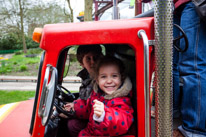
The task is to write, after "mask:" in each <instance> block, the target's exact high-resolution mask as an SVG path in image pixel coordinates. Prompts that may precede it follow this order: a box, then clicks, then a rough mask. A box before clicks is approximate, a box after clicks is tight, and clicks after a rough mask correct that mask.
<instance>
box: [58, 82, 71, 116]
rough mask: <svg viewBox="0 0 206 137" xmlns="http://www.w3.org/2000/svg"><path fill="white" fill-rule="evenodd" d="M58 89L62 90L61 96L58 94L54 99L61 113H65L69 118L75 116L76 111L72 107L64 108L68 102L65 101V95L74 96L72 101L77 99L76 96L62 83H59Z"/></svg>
mask: <svg viewBox="0 0 206 137" xmlns="http://www.w3.org/2000/svg"><path fill="white" fill-rule="evenodd" d="M62 89H64V90H65V91H66V92H67V93H68V94H66V93H65V92H64V91H63V90H62ZM57 90H58V91H59V92H60V94H59V96H56V98H55V101H54V106H55V107H56V109H57V111H58V112H59V113H63V114H65V115H66V116H68V117H69V118H71V117H73V116H74V111H73V110H72V109H71V110H70V111H66V110H65V109H64V105H65V104H66V103H67V102H66V101H64V99H63V98H64V97H72V101H73V100H75V96H74V94H73V93H71V92H70V91H69V90H68V89H66V88H65V87H63V86H62V85H57Z"/></svg>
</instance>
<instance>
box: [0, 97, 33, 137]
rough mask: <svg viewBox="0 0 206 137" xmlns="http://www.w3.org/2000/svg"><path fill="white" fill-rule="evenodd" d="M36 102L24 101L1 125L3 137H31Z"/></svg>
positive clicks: (0, 134)
mask: <svg viewBox="0 0 206 137" xmlns="http://www.w3.org/2000/svg"><path fill="white" fill-rule="evenodd" d="M33 103H34V100H33V99H32V100H28V101H23V102H20V103H19V104H18V106H17V107H16V108H15V109H13V111H12V112H11V113H9V115H8V116H7V117H6V118H5V119H4V120H3V121H2V123H1V124H0V136H1V137H30V136H31V135H30V134H29V128H30V122H31V115H32V107H33Z"/></svg>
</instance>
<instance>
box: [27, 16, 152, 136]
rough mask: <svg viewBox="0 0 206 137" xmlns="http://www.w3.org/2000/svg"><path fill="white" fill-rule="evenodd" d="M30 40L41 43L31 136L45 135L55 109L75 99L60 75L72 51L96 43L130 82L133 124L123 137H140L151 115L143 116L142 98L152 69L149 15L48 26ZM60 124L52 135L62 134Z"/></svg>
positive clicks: (36, 32)
mask: <svg viewBox="0 0 206 137" xmlns="http://www.w3.org/2000/svg"><path fill="white" fill-rule="evenodd" d="M33 39H34V40H35V41H36V42H39V43H40V45H39V47H40V48H41V49H43V50H44V53H43V54H42V57H41V61H40V67H39V74H38V81H37V90H36V96H35V99H34V106H33V112H32V119H31V123H30V134H31V136H32V137H37V136H41V137H43V136H44V135H45V127H46V126H47V124H48V121H49V120H50V119H51V116H52V113H53V112H54V110H53V107H54V106H56V107H59V108H60V109H61V108H62V103H64V102H72V101H73V100H74V99H77V98H78V92H77V93H70V91H69V90H68V89H66V88H65V87H64V85H63V80H64V75H65V73H66V72H67V71H69V69H68V67H69V66H68V65H67V63H68V61H69V54H68V52H69V51H70V50H71V47H75V46H79V45H91V46H95V45H96V44H98V45H101V46H102V47H103V49H104V51H105V55H111V56H115V57H116V58H119V59H120V60H122V61H123V63H124V65H125V66H126V73H127V75H128V76H129V77H130V79H131V81H132V85H133V93H132V105H133V108H134V110H135V112H134V123H133V125H132V126H131V128H130V129H129V131H128V133H127V134H125V136H138V137H143V136H145V134H146V131H145V126H147V125H146V122H145V121H146V119H145V118H146V117H150V116H148V115H150V112H149V113H148V114H147V112H146V109H147V107H146V105H148V106H149V108H150V103H151V100H150V101H149V103H147V102H146V98H145V96H148V97H149V98H150V90H149V86H150V83H151V78H152V73H153V71H154V46H153V45H154V42H153V40H154V18H153V17H146V18H136V19H126V20H112V21H98V22H81V23H61V24H48V25H45V26H44V28H43V29H36V30H35V31H34V35H33ZM66 74H67V73H66ZM65 93H66V94H67V95H65ZM60 96H61V97H60ZM62 96H63V98H62ZM64 96H67V97H66V98H64ZM147 100H148V99H147ZM60 111H61V110H60ZM64 121H65V120H64V119H61V120H60V122H59V126H60V127H61V128H59V129H61V130H58V132H57V133H56V135H57V137H58V136H59V137H60V136H62V133H64V135H66V131H65V130H66V129H64V128H62V127H64V126H66V125H64V123H65V122H64ZM148 122H149V123H148V124H149V125H148V126H151V122H150V121H148Z"/></svg>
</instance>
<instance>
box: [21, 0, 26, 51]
mask: <svg viewBox="0 0 206 137" xmlns="http://www.w3.org/2000/svg"><path fill="white" fill-rule="evenodd" d="M19 9H20V18H21V35H22V41H23V50H24V53H27V47H26V42H25V37H24V17H23V8H22V5H21V0H19Z"/></svg>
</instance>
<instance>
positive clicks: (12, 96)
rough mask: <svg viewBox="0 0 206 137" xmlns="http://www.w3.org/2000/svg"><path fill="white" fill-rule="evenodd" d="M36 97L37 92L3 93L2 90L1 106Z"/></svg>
mask: <svg viewBox="0 0 206 137" xmlns="http://www.w3.org/2000/svg"><path fill="white" fill-rule="evenodd" d="M34 96H35V91H3V90H0V105H2V104H8V103H12V102H19V101H23V100H28V99H29V98H32V97H34Z"/></svg>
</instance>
